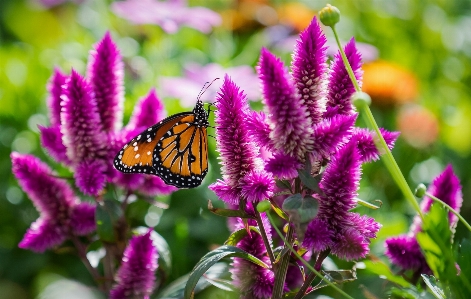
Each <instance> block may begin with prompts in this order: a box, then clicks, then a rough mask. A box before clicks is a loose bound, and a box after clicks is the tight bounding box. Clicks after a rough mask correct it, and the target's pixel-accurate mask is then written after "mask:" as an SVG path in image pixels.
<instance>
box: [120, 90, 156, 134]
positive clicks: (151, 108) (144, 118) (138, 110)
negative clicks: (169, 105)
mask: <svg viewBox="0 0 471 299" xmlns="http://www.w3.org/2000/svg"><path fill="white" fill-rule="evenodd" d="M164 115H165V110H164V105H163V103H162V101H161V100H160V99H159V97H158V96H157V92H156V91H155V88H152V89H151V90H150V91H149V93H148V94H147V95H146V96H145V97H143V98H141V99H140V100H139V102H137V104H136V106H135V107H134V110H133V112H132V116H131V118H130V119H129V122H128V124H127V125H126V130H133V129H136V128H138V129H139V130H144V129H145V128H148V127H150V126H153V125H155V124H156V123H158V122H159V121H161V120H162V119H163V118H164Z"/></svg>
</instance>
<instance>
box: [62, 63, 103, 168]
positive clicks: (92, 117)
mask: <svg viewBox="0 0 471 299" xmlns="http://www.w3.org/2000/svg"><path fill="white" fill-rule="evenodd" d="M61 123H62V126H61V132H62V134H63V138H62V141H63V143H64V145H65V146H66V147H67V156H68V157H69V159H70V160H71V161H73V162H75V163H78V162H80V161H83V160H86V159H95V158H96V157H97V156H101V155H104V153H105V146H106V142H107V138H106V136H105V135H104V134H103V133H102V131H103V130H102V126H101V120H100V115H99V114H98V108H97V105H96V101H95V100H94V94H93V92H92V90H91V87H90V85H89V84H88V83H87V81H86V80H85V79H84V78H83V77H82V76H80V74H78V73H77V72H76V71H74V70H72V74H71V75H70V77H69V79H68V80H67V82H66V85H65V89H64V95H63V102H62V113H61Z"/></svg>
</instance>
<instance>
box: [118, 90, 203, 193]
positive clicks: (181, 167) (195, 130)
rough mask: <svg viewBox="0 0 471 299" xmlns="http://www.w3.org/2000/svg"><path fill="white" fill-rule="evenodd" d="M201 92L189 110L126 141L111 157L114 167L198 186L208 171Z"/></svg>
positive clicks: (123, 170)
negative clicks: (191, 109) (194, 104)
mask: <svg viewBox="0 0 471 299" xmlns="http://www.w3.org/2000/svg"><path fill="white" fill-rule="evenodd" d="M205 86H206V85H205ZM208 87H209V86H208ZM206 89H207V87H206ZM203 92H204V91H202V92H200V94H199V95H198V100H197V102H196V106H195V108H194V109H193V111H191V112H182V113H178V114H175V115H172V116H169V117H167V118H166V119H164V120H162V121H160V122H159V123H157V124H155V125H153V126H152V127H150V128H148V129H146V130H145V131H143V132H142V133H140V134H139V135H137V136H136V137H134V138H133V139H132V140H131V141H129V142H128V143H127V144H126V145H125V146H124V147H123V148H122V149H121V150H120V151H119V152H118V154H117V155H116V157H115V158H114V166H115V168H116V169H118V170H119V171H121V172H124V173H145V174H153V175H157V176H159V177H160V178H162V180H164V182H165V183H166V184H168V185H172V186H175V187H177V188H195V187H198V186H199V185H200V184H201V182H202V181H203V179H204V177H205V175H206V174H207V173H208V132H207V127H208V126H209V122H208V117H209V112H210V110H209V109H208V111H206V110H204V107H203V102H202V101H201V99H200V97H201V95H202V93H203Z"/></svg>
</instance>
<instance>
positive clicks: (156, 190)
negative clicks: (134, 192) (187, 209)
mask: <svg viewBox="0 0 471 299" xmlns="http://www.w3.org/2000/svg"><path fill="white" fill-rule="evenodd" d="M177 190H178V189H177V188H176V187H173V186H170V185H167V184H165V183H164V181H162V179H161V178H159V177H158V176H153V175H145V179H144V182H143V183H142V185H141V186H139V192H140V193H142V194H144V195H148V196H157V195H167V194H170V193H172V192H175V191H177Z"/></svg>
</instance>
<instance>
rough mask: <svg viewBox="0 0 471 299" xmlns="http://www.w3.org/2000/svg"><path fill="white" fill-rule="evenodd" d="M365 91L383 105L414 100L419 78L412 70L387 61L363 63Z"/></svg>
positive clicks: (374, 100)
mask: <svg viewBox="0 0 471 299" xmlns="http://www.w3.org/2000/svg"><path fill="white" fill-rule="evenodd" d="M363 71H364V74H363V87H362V89H363V91H364V92H366V93H368V94H369V95H370V96H371V99H372V101H373V103H374V104H377V105H381V106H390V105H398V104H399V105H400V104H404V103H408V102H413V101H414V100H415V99H416V97H417V85H418V83H417V78H416V77H415V76H414V74H413V73H411V72H410V71H408V70H406V69H403V68H402V67H400V66H398V65H395V64H393V63H390V62H387V61H382V60H378V61H374V62H371V63H367V64H364V65H363Z"/></svg>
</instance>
